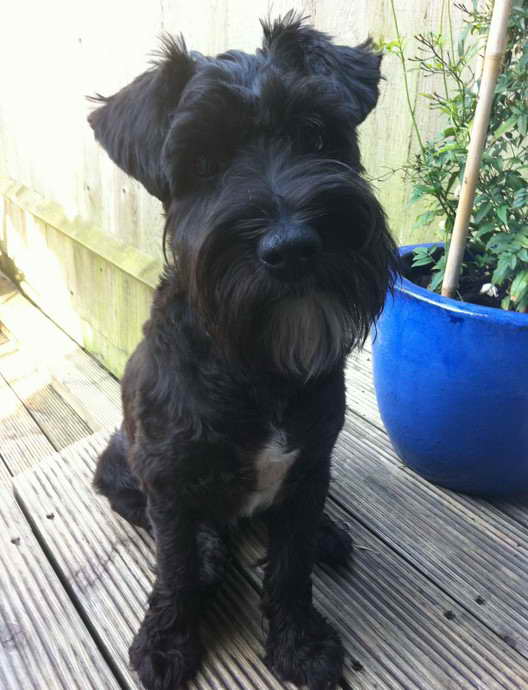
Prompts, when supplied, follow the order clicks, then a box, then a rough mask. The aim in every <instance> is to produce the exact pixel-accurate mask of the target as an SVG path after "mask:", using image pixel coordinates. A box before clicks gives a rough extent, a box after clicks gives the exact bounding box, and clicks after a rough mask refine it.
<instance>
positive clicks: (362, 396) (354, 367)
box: [345, 343, 384, 429]
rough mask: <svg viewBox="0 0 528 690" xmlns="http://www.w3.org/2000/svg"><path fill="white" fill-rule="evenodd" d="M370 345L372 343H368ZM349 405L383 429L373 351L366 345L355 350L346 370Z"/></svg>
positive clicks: (368, 420)
mask: <svg viewBox="0 0 528 690" xmlns="http://www.w3.org/2000/svg"><path fill="white" fill-rule="evenodd" d="M368 345H369V346H370V343H368ZM345 380H346V387H347V405H348V407H349V408H350V409H351V410H354V412H355V413H356V414H358V415H359V416H360V417H362V418H363V419H365V420H366V421H367V422H370V423H371V424H374V425H375V426H377V427H379V428H380V429H383V428H384V427H383V422H382V421H381V417H380V413H379V409H378V403H377V401H376V394H375V393H374V388H373V386H372V352H371V351H370V349H367V348H366V347H365V348H364V349H363V350H362V351H361V352H353V353H352V354H351V355H350V357H349V359H348V362H347V367H346V370H345Z"/></svg>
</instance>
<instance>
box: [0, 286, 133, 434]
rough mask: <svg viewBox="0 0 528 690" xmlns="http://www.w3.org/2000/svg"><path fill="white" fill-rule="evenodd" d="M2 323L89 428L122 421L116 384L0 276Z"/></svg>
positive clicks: (109, 425) (105, 427)
mask: <svg viewBox="0 0 528 690" xmlns="http://www.w3.org/2000/svg"><path fill="white" fill-rule="evenodd" d="M0 322H2V323H3V324H4V326H5V328H6V329H7V330H8V331H9V332H10V333H11V334H12V335H13V336H14V337H15V338H16V339H17V340H18V341H20V342H21V343H23V345H24V350H25V351H26V352H28V353H30V354H32V355H33V357H34V359H35V361H36V362H37V363H38V365H39V368H41V369H43V370H44V371H46V372H47V374H48V375H49V377H50V380H51V385H52V386H53V388H54V389H55V390H56V391H57V392H58V393H59V394H60V396H61V397H62V398H64V400H65V401H66V402H67V403H68V404H69V405H70V406H71V407H72V408H73V409H74V410H75V412H76V413H77V414H78V416H79V417H80V418H81V419H83V420H84V421H85V422H86V423H87V424H88V426H89V427H90V429H91V430H93V431H98V430H101V429H108V428H112V427H115V426H117V425H118V424H120V422H121V410H120V403H119V384H118V382H117V381H116V380H115V379H114V378H113V377H112V376H111V375H110V374H109V373H108V372H107V371H106V370H105V369H103V367H101V366H100V365H99V364H98V363H97V362H95V360H93V359H92V358H91V357H90V356H89V355H88V354H86V352H84V351H83V350H82V349H81V348H80V347H79V346H78V345H77V343H75V342H74V341H73V340H72V339H71V338H70V337H69V336H68V335H66V334H65V333H64V332H63V331H61V330H60V329H59V328H58V327H57V326H56V325H55V324H54V323H53V322H52V321H50V319H48V318H47V316H45V314H43V313H42V312H41V311H40V310H39V309H38V308H37V307H35V306H34V305H33V304H32V303H31V302H29V300H27V299H26V298H25V297H24V296H23V295H21V294H20V292H18V291H17V290H16V289H15V287H14V286H13V284H12V283H10V282H9V281H8V280H7V279H6V278H5V277H3V276H1V275H0Z"/></svg>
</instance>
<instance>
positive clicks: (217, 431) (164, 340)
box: [89, 13, 394, 690]
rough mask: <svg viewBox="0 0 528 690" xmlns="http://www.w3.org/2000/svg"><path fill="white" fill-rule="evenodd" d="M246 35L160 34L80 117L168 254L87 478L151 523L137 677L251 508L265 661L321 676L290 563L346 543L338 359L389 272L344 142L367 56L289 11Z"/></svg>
mask: <svg viewBox="0 0 528 690" xmlns="http://www.w3.org/2000/svg"><path fill="white" fill-rule="evenodd" d="M263 28H264V42H263V47H262V49H260V50H258V51H257V53H256V55H247V54H245V53H241V52H237V51H229V52H227V53H224V54H222V55H219V56H217V57H216V58H207V57H204V56H202V55H200V54H198V53H188V52H187V50H186V47H185V45H184V43H183V40H181V39H173V38H169V37H167V38H165V39H164V41H163V49H162V54H161V56H160V58H159V60H158V61H157V62H156V63H155V64H154V66H153V68H152V69H151V70H149V71H148V72H146V73H144V74H142V75H141V76H139V77H138V78H137V79H135V80H134V81H133V82H132V83H131V84H129V85H128V86H126V87H125V88H123V89H122V90H121V91H119V92H118V93H117V94H115V95H114V96H111V97H109V98H103V97H98V99H97V100H99V102H100V103H102V105H101V107H99V108H98V109H97V110H95V111H94V112H93V113H92V114H91V115H90V117H89V121H90V124H91V125H92V127H93V129H94V131H95V136H96V138H97V140H98V141H99V142H100V143H101V144H102V146H103V147H104V148H105V149H106V151H107V152H108V154H109V155H110V157H111V158H112V159H113V160H114V161H115V162H116V163H117V165H118V166H120V167H121V168H122V169H123V170H125V171H126V172H127V173H128V174H130V175H132V176H133V177H135V178H136V179H138V180H139V181H140V182H141V183H142V184H143V185H144V186H145V187H146V188H147V190H148V191H149V192H150V193H151V194H154V195H155V196H157V197H158V198H159V199H160V200H161V201H162V202H163V205H164V208H165V211H166V226H165V240H166V242H165V244H166V248H167V250H168V252H167V253H168V255H169V259H168V260H167V263H166V268H165V273H164V276H163V278H162V279H161V282H160V284H159V286H158V288H157V290H156V292H155V295H154V301H153V305H152V311H151V318H150V320H149V321H148V322H147V323H146V324H145V327H144V339H143V341H142V342H141V343H140V345H139V346H138V348H137V350H136V351H135V352H134V354H133V355H132V357H131V358H130V360H129V362H128V365H127V368H126V372H125V375H124V378H123V382H122V393H123V407H124V423H123V427H122V429H121V430H120V431H118V432H116V434H115V435H114V436H113V438H112V439H111V441H110V444H109V445H108V448H107V449H106V450H105V451H104V453H103V454H102V455H101V457H100V459H99V464H98V468H97V473H96V476H95V480H94V485H95V487H96V488H97V490H98V491H100V492H101V493H103V494H104V495H105V496H107V497H108V498H109V500H110V503H111V505H112V507H113V508H114V510H116V511H117V512H119V513H120V514H121V515H123V516H124V517H126V518H127V519H128V520H130V521H131V522H133V523H135V524H137V525H140V526H142V527H146V528H147V529H151V530H152V531H153V534H154V536H155V540H156V546H157V576H156V582H155V585H154V588H153V592H152V594H151V597H150V601H149V607H148V611H147V613H146V616H145V619H144V621H143V623H142V625H141V627H140V629H139V631H138V633H137V634H136V637H135V639H134V642H133V644H132V647H131V649H130V661H131V663H132V665H133V667H134V668H135V669H136V670H137V672H138V674H139V677H140V678H141V681H142V682H143V684H144V685H145V686H146V687H147V688H155V689H156V690H162V689H163V690H169V688H170V689H174V688H177V687H178V686H179V685H180V684H181V683H183V682H184V681H185V680H187V679H189V678H191V677H192V676H193V675H194V674H195V673H196V671H197V669H198V667H199V664H200V659H201V656H202V646H201V642H200V635H199V626H198V624H199V618H200V610H201V602H202V600H203V591H204V588H208V587H209V586H210V585H212V584H214V583H216V582H217V581H218V579H219V578H220V577H221V573H222V568H223V561H224V556H225V546H224V541H225V540H224V536H225V535H224V532H225V528H226V525H227V524H228V523H230V522H232V521H233V520H235V519H236V518H237V517H238V516H240V515H246V514H249V513H251V512H253V511H259V512H260V514H261V515H262V517H263V519H264V521H265V522H266V524H267V528H268V533H269V549H268V556H267V565H266V570H265V579H264V595H263V609H264V612H265V614H266V616H267V618H268V621H269V634H268V639H267V642H266V662H267V664H268V665H269V667H270V668H271V669H272V670H273V671H274V672H275V673H276V674H277V675H278V676H279V677H280V678H282V679H283V680H285V681H292V682H294V683H297V684H306V685H308V687H309V688H310V690H319V689H323V688H329V687H334V685H335V684H336V683H337V682H338V680H339V678H340V675H341V668H342V659H343V650H342V646H341V642H340V640H339V637H338V635H337V634H336V632H335V631H334V630H333V628H332V627H331V626H330V624H329V623H328V622H327V621H326V620H325V619H324V618H323V616H322V615H321V614H320V613H319V612H318V611H317V610H316V609H315V608H314V607H313V605H312V593H311V572H312V566H313V563H314V560H315V558H316V554H317V551H318V550H319V552H320V555H321V556H322V557H324V558H326V560H328V561H337V562H339V561H340V560H342V559H343V558H344V556H345V555H346V553H347V552H348V551H349V550H350V547H351V544H350V539H349V538H348V536H347V535H346V534H345V533H343V532H342V531H340V530H339V528H337V527H336V526H333V525H332V523H330V522H329V520H328V519H327V518H325V517H323V507H324V503H325V498H326V494H327V491H328V484H329V478H330V456H331V453H332V449H333V446H334V443H335V440H336V437H337V435H338V433H339V431H340V429H341V427H342V425H343V419H344V410H345V387H344V377H343V367H344V362H345V358H346V355H347V354H348V353H349V352H350V350H351V348H352V347H354V346H355V345H358V344H361V343H362V342H363V340H364V338H365V337H366V334H367V332H368V329H369V327H370V325H371V324H372V321H373V319H374V318H375V317H376V315H377V314H378V313H379V311H380V310H381V308H382V305H383V300H384V297H385V293H386V290H387V288H388V287H389V286H390V282H391V275H392V270H393V268H394V263H393V262H394V259H393V257H394V246H393V242H392V240H391V238H390V235H389V233H388V231H387V228H386V224H385V219H384V215H383V212H382V209H381V207H380V206H379V204H378V203H377V201H376V199H375V198H374V196H373V194H372V192H371V190H370V188H369V186H368V185H367V184H366V183H365V181H364V180H363V179H362V178H361V164H360V157H359V150H358V145H357V138H356V126H357V125H358V124H359V123H360V122H361V121H362V120H363V119H364V118H365V117H366V116H367V114H368V113H369V111H370V110H371V109H372V108H373V107H374V105H375V103H376V100H377V97H378V81H379V78H380V74H379V65H380V57H379V56H377V55H376V54H374V53H373V52H372V50H371V46H370V44H369V43H368V42H367V43H364V44H362V45H360V46H357V47H355V48H350V47H346V46H336V45H334V44H332V43H331V42H330V40H329V38H328V37H327V36H326V35H324V34H322V33H320V32H318V31H315V30H314V29H313V28H311V27H310V26H308V25H306V24H305V23H303V22H302V21H301V20H300V18H299V17H297V16H296V15H294V14H293V13H289V14H288V15H287V16H286V17H284V18H283V19H282V20H278V21H275V22H273V23H264V24H263ZM277 468H278V469H277ZM281 468H283V469H281ZM277 471H278V475H277V474H276V472H277ZM274 473H275V474H274Z"/></svg>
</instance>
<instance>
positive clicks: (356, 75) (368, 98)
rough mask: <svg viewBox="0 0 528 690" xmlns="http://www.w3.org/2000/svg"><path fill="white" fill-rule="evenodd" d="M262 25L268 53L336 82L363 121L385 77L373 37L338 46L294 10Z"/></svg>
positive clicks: (355, 116) (356, 121) (354, 116)
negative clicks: (380, 81) (356, 42)
mask: <svg viewBox="0 0 528 690" xmlns="http://www.w3.org/2000/svg"><path fill="white" fill-rule="evenodd" d="M261 24H262V28H263V31H264V42H263V47H262V50H263V52H264V53H265V54H266V53H267V54H270V55H272V56H273V57H274V58H276V59H277V60H278V61H280V62H281V63H282V64H284V65H285V66H286V67H287V68H288V69H291V70H292V71H298V72H301V73H302V74H305V75H309V74H314V75H321V77H324V78H325V79H327V80H329V81H331V82H333V83H334V85H335V86H336V87H337V88H338V89H340V90H342V91H343V97H345V98H347V99H348V101H349V107H350V111H351V116H352V119H353V122H354V125H358V124H359V123H360V122H363V120H364V119H365V118H366V117H367V115H368V114H369V113H370V111H371V110H372V108H374V106H375V105H376V103H377V100H378V95H379V92H378V83H379V80H380V78H381V73H380V64H381V55H379V54H377V53H376V52H375V51H374V50H373V46H372V41H371V40H370V39H368V40H367V41H365V42H364V43H361V44H360V45H358V46H355V47H353V48H352V47H350V46H339V45H334V44H333V43H332V41H331V39H330V37H329V36H328V35H327V34H324V33H323V32H322V31H316V30H315V29H314V28H312V27H311V26H310V25H308V24H305V23H304V19H303V17H302V16H301V15H300V14H298V13H296V12H295V11H293V10H290V11H289V12H288V13H287V14H286V15H284V17H282V18H279V19H277V20H275V21H274V22H271V21H262V22H261Z"/></svg>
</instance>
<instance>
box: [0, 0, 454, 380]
mask: <svg viewBox="0 0 528 690" xmlns="http://www.w3.org/2000/svg"><path fill="white" fill-rule="evenodd" d="M447 4H448V2H447V0H414V1H413V2H409V1H408V0H395V6H396V11H397V15H398V21H399V25H400V30H401V33H402V34H403V35H404V36H405V37H406V41H407V47H408V49H409V51H410V52H412V51H413V46H414V39H413V36H414V35H415V34H416V33H418V32H423V31H428V30H436V31H437V30H438V29H439V27H440V22H441V18H442V17H443V21H444V22H445V21H446V19H445V17H446V12H447ZM290 7H295V8H298V9H302V10H303V11H304V13H305V14H306V15H310V16H311V19H312V22H313V23H314V24H315V25H316V26H317V27H318V28H320V29H322V30H324V31H327V32H329V33H330V34H332V35H334V36H335V37H336V39H337V40H338V41H340V42H342V43H348V44H354V43H357V42H359V41H361V40H363V39H364V38H365V37H366V36H367V35H368V34H370V35H371V36H373V37H374V38H375V39H377V40H380V39H383V40H392V39H394V38H395V30H394V23H393V18H392V12H391V3H390V1H389V0H356V1H354V0H312V1H307V2H298V1H294V0H287V1H283V0H275V1H274V2H268V0H253V2H251V1H249V2H248V1H247V0H192V2H191V1H190V0H171V1H169V0H159V1H158V2H151V1H150V0H140V1H138V2H133V3H132V2H128V0H105V1H104V2H103V0H93V1H92V2H90V3H86V2H83V3H81V2H79V1H78V0H77V1H75V0H74V1H73V2H72V1H68V0H48V1H46V2H39V0H18V2H16V3H11V6H10V9H9V11H7V12H6V13H4V19H6V21H3V22H2V23H1V26H0V64H1V65H2V69H1V72H0V74H1V77H0V176H1V179H0V194H1V195H2V197H3V201H2V205H1V209H2V216H3V218H2V224H1V226H0V250H1V251H2V259H1V262H2V263H1V266H2V268H3V269H4V270H7V271H8V272H9V273H10V274H11V275H12V276H14V277H16V278H17V280H18V281H19V283H20V284H21V285H22V287H23V288H24V289H25V290H26V292H28V294H29V295H30V296H31V297H32V298H33V299H34V300H35V301H36V302H37V303H38V304H39V305H40V306H41V307H42V309H43V310H44V311H45V312H46V313H47V314H48V315H49V316H50V317H52V318H53V319H54V320H56V321H57V322H58V323H59V324H60V325H61V326H62V327H63V328H65V330H67V331H68V332H69V333H71V334H72V335H73V336H74V337H75V338H76V339H77V340H78V341H79V342H80V343H81V344H82V345H84V346H85V347H86V348H87V349H89V350H90V351H92V352H93V353H94V354H95V355H96V356H97V357H98V358H99V359H100V360H101V361H102V362H103V363H104V364H105V365H106V366H107V367H108V368H109V369H110V370H111V371H113V372H114V373H116V374H117V375H119V374H120V373H121V372H122V369H123V365H124V362H125V361H126V358H127V356H128V354H129V352H130V350H131V349H132V347H133V346H134V344H135V343H136V341H137V339H138V337H139V333H140V324H141V323H142V321H143V320H144V319H145V318H146V315H147V312H148V304H149V300H150V295H151V291H152V287H153V286H154V285H155V281H156V275H157V271H158V268H159V256H160V236H161V228H162V215H161V207H160V205H159V204H158V202H157V201H155V200H153V199H152V198H150V197H149V196H148V195H147V194H146V192H144V191H143V190H142V189H141V188H140V186H139V185H138V184H137V183H136V182H134V181H133V180H131V179H129V178H127V177H126V176H125V175H124V174H123V173H121V172H120V171H119V170H118V169H117V168H116V167H115V166H114V165H113V164H112V163H111V162H110V161H109V159H108V158H107V156H106V154H105V153H104V152H103V151H102V150H101V149H99V148H98V147H97V146H96V144H95V142H94V140H93V136H92V132H91V130H90V128H89V126H88V124H87V123H86V115H87V114H88V112H89V110H90V106H89V104H88V102H87V101H86V98H85V96H86V95H88V94H93V93H94V92H96V91H99V92H102V93H112V92H114V91H115V90H117V89H118V88H120V87H121V86H122V85H124V84H125V83H127V82H128V81H129V80H130V79H132V78H133V77H134V76H136V74H138V73H139V72H140V71H142V70H143V69H145V67H146V65H147V62H148V56H149V53H151V52H152V50H153V49H154V48H155V47H156V45H157V36H158V35H159V34H160V32H162V31H170V32H174V33H177V32H180V31H181V32H182V33H183V34H184V36H185V37H186V39H187V42H188V45H189V46H190V47H191V48H193V49H196V50H199V51H201V52H203V53H206V54H214V53H217V52H220V51H221V50H223V49H225V48H228V47H230V48H231V47H236V48H240V49H245V50H249V51H252V50H253V49H254V48H255V47H256V46H257V45H258V44H259V42H260V27H259V24H258V21H257V19H258V17H260V16H267V15H268V14H271V16H275V15H278V14H281V13H284V12H285V11H286V10H287V9H289V8H290ZM452 12H453V17H454V21H455V23H458V22H459V21H460V13H459V12H458V11H457V10H456V9H455V8H453V9H452ZM383 72H384V75H385V77H386V81H384V82H383V85H382V95H381V98H380V102H379V105H378V107H377V109H376V110H375V111H374V113H373V114H372V115H371V116H370V117H369V119H368V120H367V122H366V123H365V124H364V125H363V126H362V127H361V130H360V137H361V147H362V151H363V156H364V162H365V165H366V168H367V171H368V173H369V175H370V176H372V177H380V176H382V175H385V179H384V181H383V182H379V183H378V185H377V186H378V189H379V195H380V198H381V200H382V202H383V203H384V205H385V207H386V210H387V212H388V215H389V220H390V223H391V227H392V230H393V233H394V235H395V236H396V238H397V239H398V241H399V242H400V243H403V242H408V241H412V240H415V239H424V238H426V237H430V236H431V233H433V232H434V228H430V229H427V230H426V231H425V232H424V230H423V229H422V230H421V231H419V232H418V231H416V230H413V215H414V213H415V212H414V211H413V210H412V209H409V208H408V207H407V198H408V193H409V190H408V186H407V185H406V184H405V183H404V182H403V181H402V178H401V174H400V173H399V172H394V173H392V174H387V173H388V172H389V171H391V170H397V169H398V168H399V167H400V166H401V164H402V163H403V162H404V161H405V159H406V158H407V156H408V155H409V153H410V152H412V151H413V150H414V147H415V137H414V135H413V131H412V127H411V121H410V117H409V113H408V109H407V105H406V101H405V94H404V89H403V83H402V78H401V67H400V65H399V63H398V60H397V58H396V57H394V56H390V55H389V56H387V57H386V58H385V60H384V63H383ZM428 88H431V86H430V85H429V84H422V83H421V82H420V81H419V78H418V75H417V73H413V75H412V76H411V91H412V97H413V99H415V98H416V95H417V94H418V93H420V92H421V91H423V90H426V89H428ZM424 103H425V101H424ZM417 119H418V122H419V126H420V128H421V130H422V131H423V133H424V136H425V137H427V136H428V135H429V134H432V133H434V132H435V131H436V129H437V128H438V126H439V121H438V115H436V114H433V113H431V112H430V111H429V110H428V109H427V107H426V106H425V105H423V104H422V105H419V106H418V108H417Z"/></svg>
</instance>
